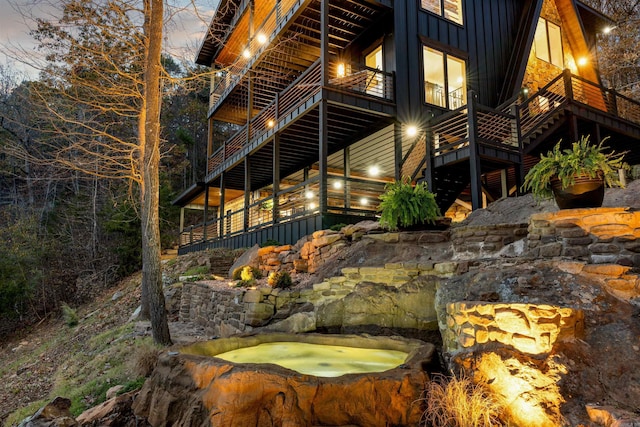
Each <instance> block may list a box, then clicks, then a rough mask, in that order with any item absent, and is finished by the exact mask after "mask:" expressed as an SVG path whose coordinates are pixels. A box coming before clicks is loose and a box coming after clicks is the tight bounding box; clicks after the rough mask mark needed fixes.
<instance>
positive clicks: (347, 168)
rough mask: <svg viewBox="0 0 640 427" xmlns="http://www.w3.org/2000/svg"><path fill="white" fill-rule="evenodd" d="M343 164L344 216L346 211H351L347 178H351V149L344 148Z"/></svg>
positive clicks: (349, 185) (349, 184)
mask: <svg viewBox="0 0 640 427" xmlns="http://www.w3.org/2000/svg"><path fill="white" fill-rule="evenodd" d="M343 164H344V185H343V190H344V207H345V214H346V213H347V210H348V209H351V189H350V187H351V183H350V182H349V177H350V176H351V148H349V147H346V148H345V149H344V158H343Z"/></svg>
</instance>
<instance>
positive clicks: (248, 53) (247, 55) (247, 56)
mask: <svg viewBox="0 0 640 427" xmlns="http://www.w3.org/2000/svg"><path fill="white" fill-rule="evenodd" d="M242 56H244V57H245V58H247V59H248V58H249V57H250V56H251V52H250V51H249V49H245V50H243V51H242Z"/></svg>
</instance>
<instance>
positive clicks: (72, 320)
mask: <svg viewBox="0 0 640 427" xmlns="http://www.w3.org/2000/svg"><path fill="white" fill-rule="evenodd" d="M62 317H63V319H64V323H65V324H66V325H67V326H68V327H70V328H72V327H74V326H77V325H78V323H79V320H78V313H76V311H75V310H74V309H73V308H71V307H69V306H68V305H67V304H62Z"/></svg>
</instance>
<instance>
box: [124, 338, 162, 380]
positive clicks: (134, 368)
mask: <svg viewBox="0 0 640 427" xmlns="http://www.w3.org/2000/svg"><path fill="white" fill-rule="evenodd" d="M160 351H161V348H160V347H159V346H157V345H156V344H154V343H153V342H151V341H143V342H141V343H139V344H138V345H137V346H136V347H135V349H134V353H133V357H131V358H130V359H129V360H127V365H128V369H129V371H130V372H132V373H134V374H135V375H136V376H138V378H146V377H148V376H149V375H151V372H153V370H154V369H155V367H156V363H157V362H158V356H159V355H160ZM143 382H144V380H143Z"/></svg>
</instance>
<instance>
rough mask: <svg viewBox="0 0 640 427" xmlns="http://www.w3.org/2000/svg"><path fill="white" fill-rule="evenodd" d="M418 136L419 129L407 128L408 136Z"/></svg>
mask: <svg viewBox="0 0 640 427" xmlns="http://www.w3.org/2000/svg"><path fill="white" fill-rule="evenodd" d="M417 134H418V128H417V127H415V126H413V125H411V126H409V127H407V136H416V135H417Z"/></svg>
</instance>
